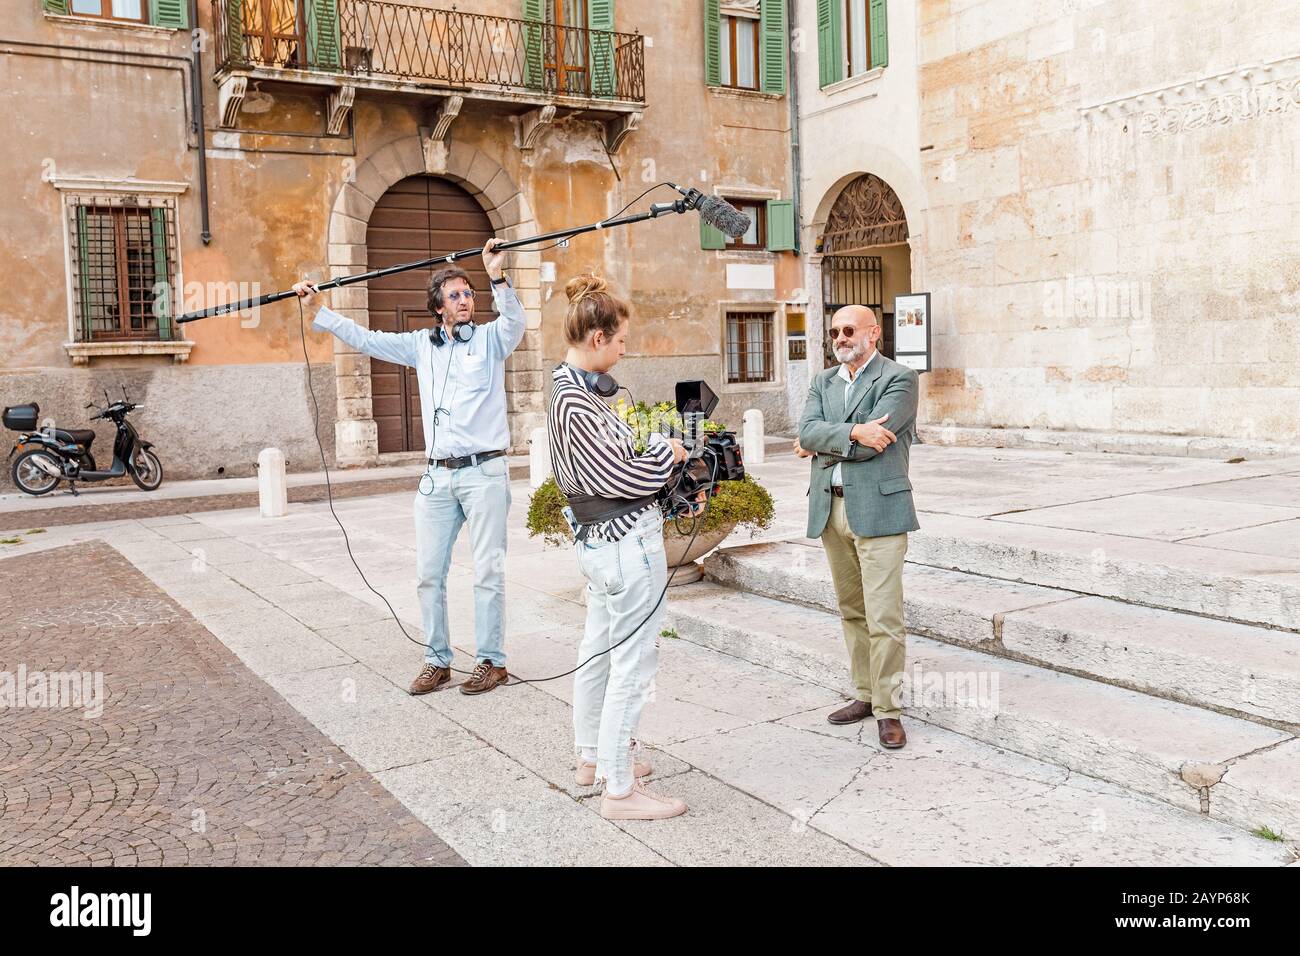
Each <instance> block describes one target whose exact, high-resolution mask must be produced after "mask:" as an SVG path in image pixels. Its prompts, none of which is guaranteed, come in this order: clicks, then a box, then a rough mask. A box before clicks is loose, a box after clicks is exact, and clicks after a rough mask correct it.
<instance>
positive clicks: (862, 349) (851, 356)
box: [835, 342, 867, 365]
mask: <svg viewBox="0 0 1300 956" xmlns="http://www.w3.org/2000/svg"><path fill="white" fill-rule="evenodd" d="M866 354H867V346H866V344H865V343H862V342H859V343H858V344H857V345H850V346H846V347H844V348H838V349H836V350H835V357H836V358H837V359H839V360H840V361H841V362H843V363H844V364H845V365H855V364H857V363H858V362H859V361H861V360H862V359H863V358H865V357H866Z"/></svg>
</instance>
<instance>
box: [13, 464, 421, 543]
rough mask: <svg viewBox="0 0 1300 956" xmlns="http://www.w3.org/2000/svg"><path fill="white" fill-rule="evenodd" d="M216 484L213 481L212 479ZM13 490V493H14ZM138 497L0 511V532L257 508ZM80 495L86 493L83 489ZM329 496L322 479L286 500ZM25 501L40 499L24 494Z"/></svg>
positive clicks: (214, 497)
mask: <svg viewBox="0 0 1300 956" xmlns="http://www.w3.org/2000/svg"><path fill="white" fill-rule="evenodd" d="M214 484H215V483H214ZM411 484H412V479H411V478H410V477H408V476H402V477H400V478H381V479H379V480H377V481H365V482H347V483H338V484H335V485H334V487H333V493H334V498H335V499H336V500H342V499H344V498H359V497H362V496H368V495H383V494H392V493H393V492H398V491H405V490H406V489H408V488H410V487H411ZM15 494H16V493H15ZM137 495H138V499H137V500H132V501H114V502H111V503H109V502H105V503H103V504H101V503H99V502H97V501H95V499H94V498H90V500H89V501H88V502H87V503H86V504H79V505H76V506H72V507H67V506H65V507H58V508H38V507H28V508H26V509H24V510H21V511H16V512H8V513H0V526H4V527H6V528H9V529H10V530H9V531H8V532H0V536H12V535H14V534H19V533H22V532H23V531H25V530H29V529H31V528H55V527H59V526H61V525H69V524H84V523H86V522H93V521H120V520H122V519H124V518H157V517H162V516H164V515H183V514H196V513H198V512H201V511H226V510H229V509H231V508H256V507H257V492H256V491H242V492H233V493H230V494H212V493H207V494H201V495H195V496H194V497H190V498H159V497H151V496H150V495H148V494H146V493H145V492H137ZM82 497H83V498H84V497H89V496H88V495H87V494H86V492H85V491H84V490H83V491H82ZM327 497H328V495H327V493H326V487H325V485H324V483H321V484H312V485H296V486H291V487H290V488H289V501H290V502H294V503H297V504H307V503H309V502H314V501H325V500H326V498H327ZM24 498H25V500H26V501H41V500H43V499H41V498H37V499H32V498H30V497H27V496H24Z"/></svg>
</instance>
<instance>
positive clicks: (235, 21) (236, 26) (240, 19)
mask: <svg viewBox="0 0 1300 956" xmlns="http://www.w3.org/2000/svg"><path fill="white" fill-rule="evenodd" d="M243 4H244V0H226V50H225V53H226V59H225V62H226V63H242V62H243V61H244V7H243ZM218 65H221V64H218Z"/></svg>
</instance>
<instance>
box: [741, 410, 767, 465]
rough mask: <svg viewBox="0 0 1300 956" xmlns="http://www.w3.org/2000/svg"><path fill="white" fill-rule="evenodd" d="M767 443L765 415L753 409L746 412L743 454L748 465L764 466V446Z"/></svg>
mask: <svg viewBox="0 0 1300 956" xmlns="http://www.w3.org/2000/svg"><path fill="white" fill-rule="evenodd" d="M765 441H766V438H765V436H764V435H763V413H762V412H760V411H759V410H758V409H757V408H751V409H750V410H749V411H747V412H745V433H744V437H743V438H742V439H741V453H742V454H743V455H744V456H745V464H746V465H761V464H763V445H764V443H765Z"/></svg>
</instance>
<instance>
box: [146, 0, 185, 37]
mask: <svg viewBox="0 0 1300 956" xmlns="http://www.w3.org/2000/svg"><path fill="white" fill-rule="evenodd" d="M149 22H150V23H152V24H153V25H154V26H156V27H171V28H172V29H173V30H185V29H188V27H189V25H190V5H189V3H188V0H150V2H149Z"/></svg>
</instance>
